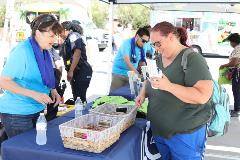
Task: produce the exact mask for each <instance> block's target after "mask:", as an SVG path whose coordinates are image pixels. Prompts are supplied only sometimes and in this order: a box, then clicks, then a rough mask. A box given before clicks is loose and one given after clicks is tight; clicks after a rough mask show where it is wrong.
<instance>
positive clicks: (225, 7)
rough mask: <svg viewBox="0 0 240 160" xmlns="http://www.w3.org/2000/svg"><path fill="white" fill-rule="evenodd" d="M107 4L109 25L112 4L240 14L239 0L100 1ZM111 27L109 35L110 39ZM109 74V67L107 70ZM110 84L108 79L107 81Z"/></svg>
mask: <svg viewBox="0 0 240 160" xmlns="http://www.w3.org/2000/svg"><path fill="white" fill-rule="evenodd" d="M100 1H103V2H106V3H109V4H110V6H109V24H112V21H113V5H114V4H143V5H145V6H147V7H149V8H150V9H151V10H155V11H156V10H159V11H190V12H220V13H238V14H240V0H100ZM112 30H113V28H112V25H110V28H109V35H110V37H112ZM108 46H109V47H108V48H109V53H110V52H111V51H110V50H111V46H112V39H111V38H109V44H108ZM205 57H210V58H226V57H227V56H220V55H217V54H206V55H205ZM108 72H109V74H110V73H111V67H110V68H109V71H108ZM108 81H109V83H110V79H109V80H108Z"/></svg>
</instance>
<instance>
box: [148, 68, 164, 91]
mask: <svg viewBox="0 0 240 160" xmlns="http://www.w3.org/2000/svg"><path fill="white" fill-rule="evenodd" d="M162 76H163V74H162V71H161V70H159V71H158V73H157V74H153V75H150V82H151V86H152V88H153V89H158V88H155V87H153V85H152V82H153V81H155V80H156V78H162Z"/></svg>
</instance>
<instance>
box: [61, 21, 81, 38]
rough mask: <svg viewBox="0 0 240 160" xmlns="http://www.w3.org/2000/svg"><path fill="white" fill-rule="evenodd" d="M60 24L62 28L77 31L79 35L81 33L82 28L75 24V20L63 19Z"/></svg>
mask: <svg viewBox="0 0 240 160" xmlns="http://www.w3.org/2000/svg"><path fill="white" fill-rule="evenodd" d="M61 24H62V27H63V28H64V29H66V30H68V31H73V32H77V33H79V34H80V35H83V28H82V27H81V26H80V24H77V23H76V22H71V21H64V22H62V23H61Z"/></svg>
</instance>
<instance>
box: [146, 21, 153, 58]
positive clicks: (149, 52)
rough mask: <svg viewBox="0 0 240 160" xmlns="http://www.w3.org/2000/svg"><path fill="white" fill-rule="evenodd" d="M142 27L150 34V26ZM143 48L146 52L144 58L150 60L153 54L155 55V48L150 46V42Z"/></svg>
mask: <svg viewBox="0 0 240 160" xmlns="http://www.w3.org/2000/svg"><path fill="white" fill-rule="evenodd" d="M144 27H145V28H147V30H148V31H149V32H151V29H152V27H151V26H150V25H147V26H144ZM144 48H145V50H146V57H147V58H149V59H152V58H153V56H154V53H155V48H154V47H153V46H152V45H151V43H150V42H147V43H146V44H145V45H144Z"/></svg>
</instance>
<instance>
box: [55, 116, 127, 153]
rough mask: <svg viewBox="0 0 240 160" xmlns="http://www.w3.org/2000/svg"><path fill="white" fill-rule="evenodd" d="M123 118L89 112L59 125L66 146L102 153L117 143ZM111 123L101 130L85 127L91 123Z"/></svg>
mask: <svg viewBox="0 0 240 160" xmlns="http://www.w3.org/2000/svg"><path fill="white" fill-rule="evenodd" d="M122 120H123V119H122V118H120V117H108V116H103V115H94V114H87V115H83V116H81V117H79V118H76V119H73V120H71V121H68V122H65V123H63V124H61V125H59V129H60V133H61V138H62V141H63V144H64V147H66V148H71V149H76V150H84V151H89V152H95V153H100V152H102V151H104V150H105V149H106V148H108V147H110V146H111V145H112V144H113V143H115V142H116V141H117V140H118V139H119V137H120V132H121V128H120V127H121V123H122ZM103 122H104V123H105V124H107V125H109V128H106V129H104V130H101V131H95V130H91V129H84V127H85V126H88V125H89V124H91V125H94V126H98V125H99V124H100V123H101V124H102V123H103Z"/></svg>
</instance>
